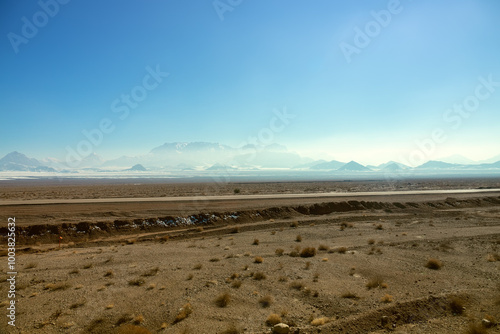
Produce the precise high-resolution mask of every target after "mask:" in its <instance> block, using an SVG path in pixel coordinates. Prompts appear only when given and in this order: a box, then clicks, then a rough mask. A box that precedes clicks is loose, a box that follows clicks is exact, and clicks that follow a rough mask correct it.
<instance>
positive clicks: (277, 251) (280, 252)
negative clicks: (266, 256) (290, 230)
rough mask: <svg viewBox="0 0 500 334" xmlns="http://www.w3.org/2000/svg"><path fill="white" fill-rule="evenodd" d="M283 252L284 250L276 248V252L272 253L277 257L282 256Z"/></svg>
mask: <svg viewBox="0 0 500 334" xmlns="http://www.w3.org/2000/svg"><path fill="white" fill-rule="evenodd" d="M284 252H285V250H284V249H283V248H276V250H275V251H274V253H275V254H276V255H278V256H282V255H283V253H284Z"/></svg>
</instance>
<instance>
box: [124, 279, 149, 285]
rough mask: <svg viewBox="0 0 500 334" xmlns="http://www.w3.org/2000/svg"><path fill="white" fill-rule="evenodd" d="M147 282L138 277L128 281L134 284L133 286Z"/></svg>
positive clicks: (129, 283)
mask: <svg viewBox="0 0 500 334" xmlns="http://www.w3.org/2000/svg"><path fill="white" fill-rule="evenodd" d="M144 283H146V282H145V281H144V280H143V279H142V278H136V279H133V280H130V281H128V285H133V286H142V285H144Z"/></svg>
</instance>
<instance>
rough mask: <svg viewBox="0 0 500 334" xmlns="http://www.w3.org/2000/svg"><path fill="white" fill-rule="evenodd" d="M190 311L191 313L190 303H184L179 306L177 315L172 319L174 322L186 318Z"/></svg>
mask: <svg viewBox="0 0 500 334" xmlns="http://www.w3.org/2000/svg"><path fill="white" fill-rule="evenodd" d="M191 313H193V307H192V306H191V304H190V303H187V304H185V305H184V306H183V307H181V309H180V310H179V313H177V316H176V317H175V320H174V324H176V323H178V322H181V321H182V320H184V319H186V318H187V317H189V315H190V314H191Z"/></svg>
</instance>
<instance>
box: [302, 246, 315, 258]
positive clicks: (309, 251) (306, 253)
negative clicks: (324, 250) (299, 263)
mask: <svg viewBox="0 0 500 334" xmlns="http://www.w3.org/2000/svg"><path fill="white" fill-rule="evenodd" d="M315 255H316V248H314V247H306V248H304V249H303V250H301V251H300V257H313V256H315Z"/></svg>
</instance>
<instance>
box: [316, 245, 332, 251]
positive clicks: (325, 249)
mask: <svg viewBox="0 0 500 334" xmlns="http://www.w3.org/2000/svg"><path fill="white" fill-rule="evenodd" d="M318 250H320V251H329V250H330V247H328V246H327V245H323V244H321V245H319V247H318Z"/></svg>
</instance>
